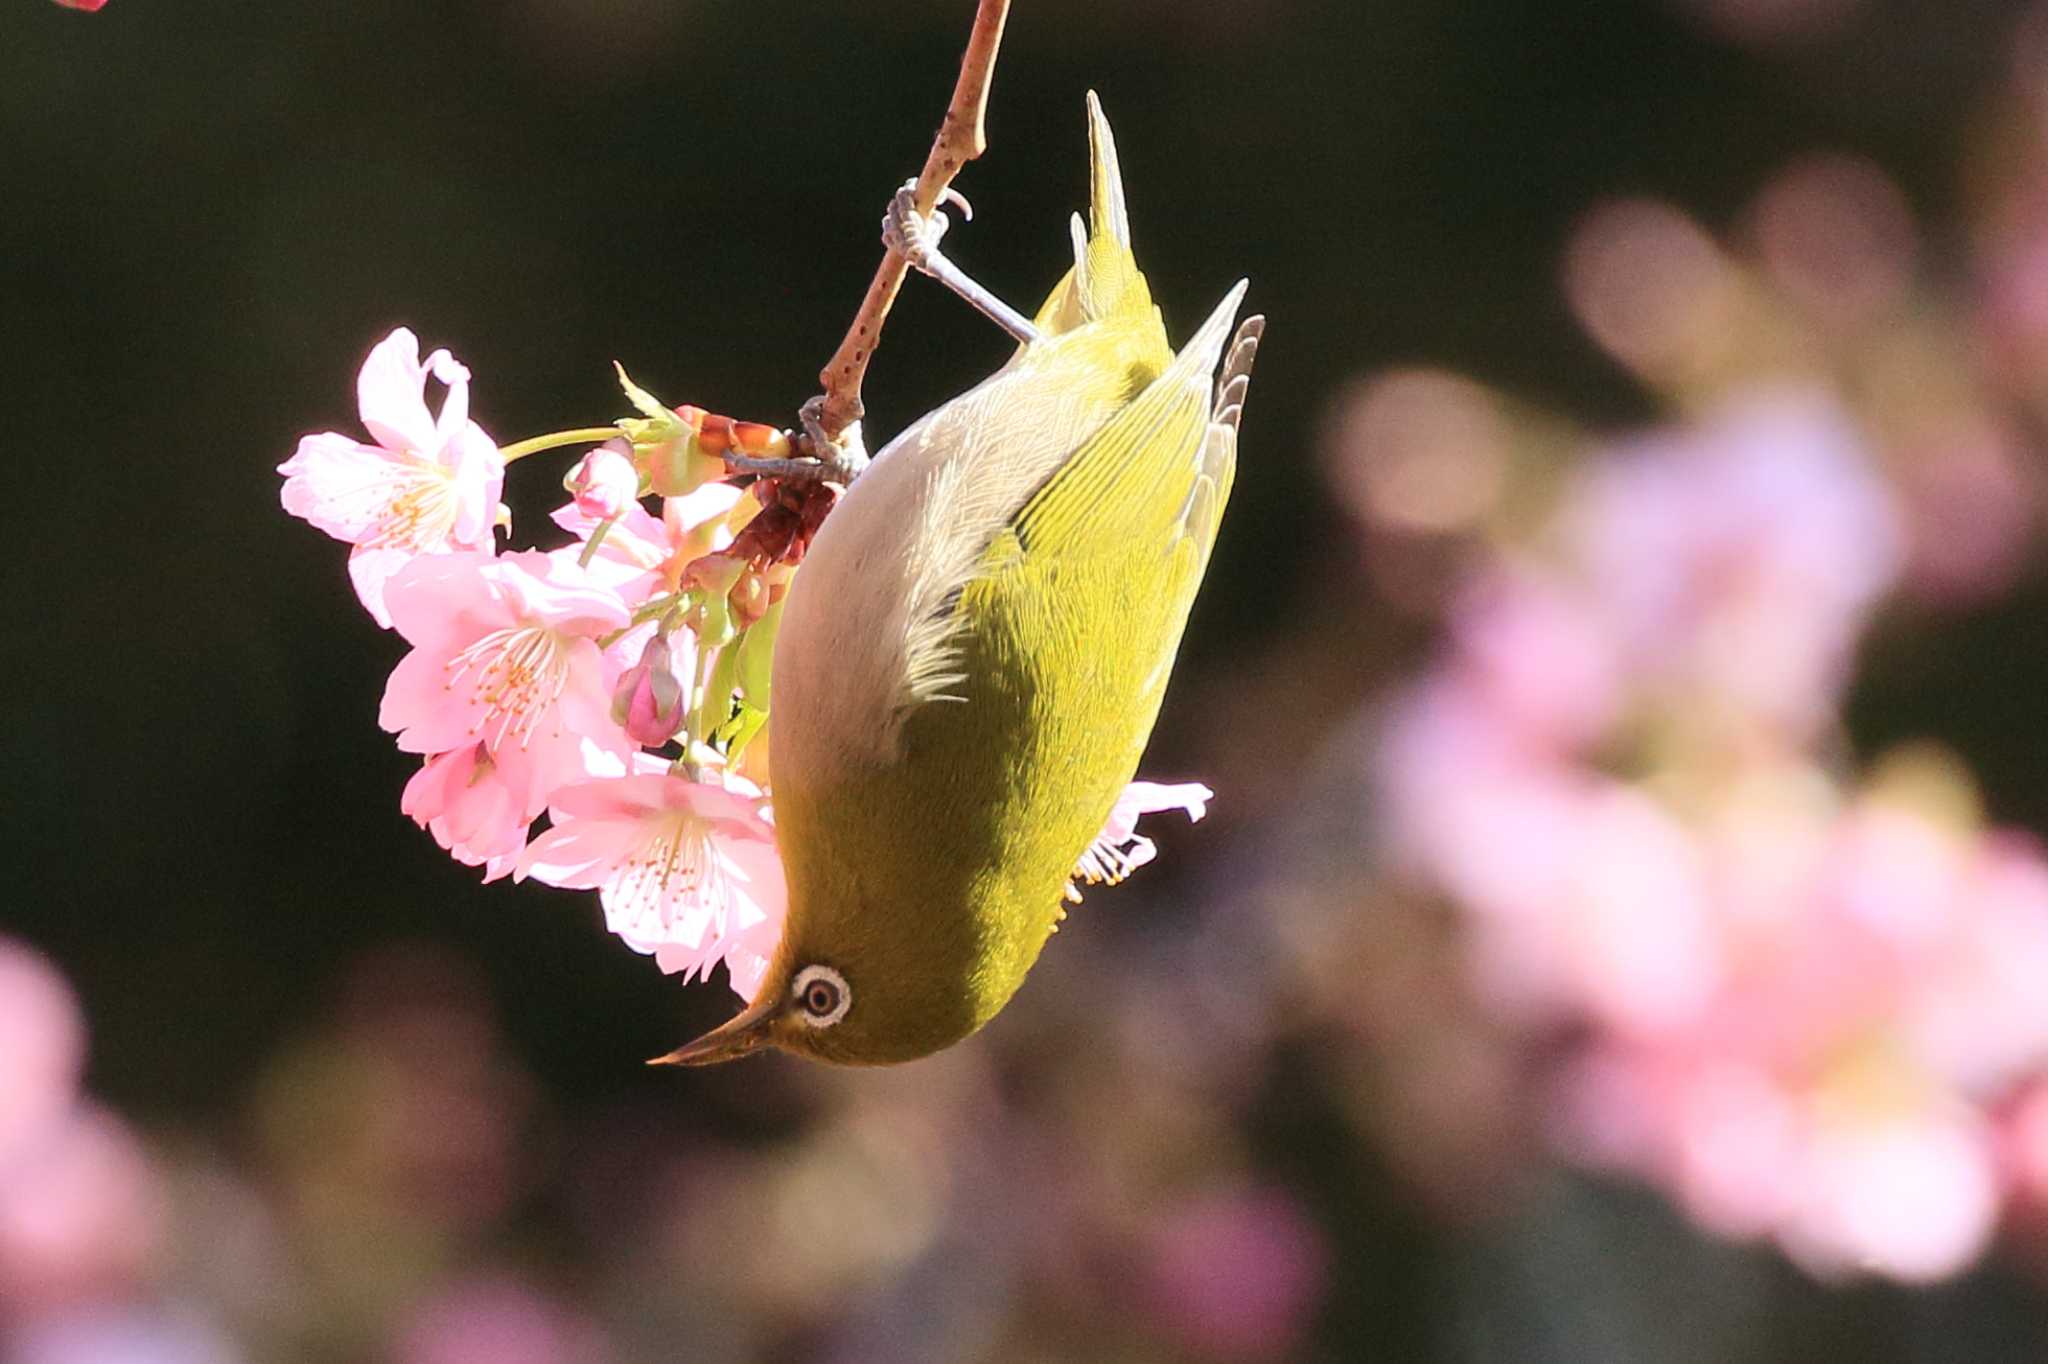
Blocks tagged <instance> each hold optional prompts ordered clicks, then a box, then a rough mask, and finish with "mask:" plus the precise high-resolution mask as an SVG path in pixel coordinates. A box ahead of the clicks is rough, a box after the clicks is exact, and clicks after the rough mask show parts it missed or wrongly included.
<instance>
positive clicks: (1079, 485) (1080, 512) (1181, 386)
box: [1012, 281, 1245, 561]
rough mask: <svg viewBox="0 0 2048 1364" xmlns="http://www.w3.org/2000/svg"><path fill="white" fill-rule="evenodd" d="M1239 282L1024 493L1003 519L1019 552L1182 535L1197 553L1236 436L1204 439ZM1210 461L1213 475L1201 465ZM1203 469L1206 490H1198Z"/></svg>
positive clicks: (1218, 506)
mask: <svg viewBox="0 0 2048 1364" xmlns="http://www.w3.org/2000/svg"><path fill="white" fill-rule="evenodd" d="M1244 291H1245V285H1244V283H1243V282H1242V281H1240V282H1239V283H1238V284H1237V286H1236V287H1235V288H1233V289H1232V290H1231V291H1230V293H1229V294H1228V295H1226V296H1225V297H1224V299H1223V301H1222V302H1221V303H1220V304H1218V305H1217V307H1216V309H1215V311H1214V312H1212V313H1210V315H1209V319H1208V320H1207V321H1206V322H1204V323H1203V324H1202V325H1201V327H1200V328H1199V329H1197V331H1196V332H1195V334H1194V336H1193V337H1192V338H1190V339H1189V341H1188V343H1187V345H1185V346H1183V347H1182V348H1181V350H1180V353H1179V354H1178V355H1176V356H1175V357H1174V358H1173V362H1172V363H1171V364H1169V365H1168V366H1167V367H1166V369H1165V370H1164V371H1163V372H1162V373H1161V374H1160V375H1159V377H1158V378H1156V379H1154V380H1153V381H1152V383H1151V384H1150V385H1148V386H1147V387H1146V388H1145V389H1144V391H1143V392H1141V393H1139V394H1138V396H1137V397H1135V398H1133V399H1132V400H1131V401H1130V402H1129V403H1128V404H1126V405H1125V406H1124V408H1123V409H1122V410H1121V411H1119V412H1118V413H1117V414H1116V415H1115V416H1114V417H1112V418H1110V419H1109V421H1107V422H1105V423H1104V424H1103V425H1102V426H1101V427H1100V428H1099V429H1098V430H1096V431H1095V432H1094V433H1093V434H1092V435H1090V436H1089V437H1088V438H1087V439H1086V440H1084V441H1082V442H1081V444H1080V445H1079V446H1077V447H1076V448H1075V450H1074V452H1073V454H1071V455H1070V456H1068V457H1067V459H1065V460H1064V461H1062V462H1061V463H1060V465H1059V466H1058V467H1057V468H1056V469H1054V470H1053V472H1052V474H1051V476H1050V477H1049V478H1048V479H1047V480H1046V482H1045V484H1044V486H1043V487H1041V488H1039V489H1038V491H1037V492H1036V493H1035V494H1033V495H1032V497H1031V498H1030V499H1029V500H1028V501H1026V502H1025V504H1024V506H1023V508H1022V509H1021V510H1020V511H1019V512H1018V513H1017V515H1016V517H1015V518H1014V520H1013V521H1012V528H1013V530H1014V532H1015V536H1016V544H1017V548H1018V549H1019V550H1021V552H1022V553H1023V554H1024V556H1025V557H1027V558H1031V559H1037V560H1044V559H1047V558H1056V559H1057V558H1072V557H1086V556H1092V555H1095V554H1098V553H1101V552H1104V551H1117V552H1121V550H1123V549H1126V548H1128V547H1131V546H1134V545H1136V546H1144V545H1147V544H1151V545H1158V546H1161V547H1163V548H1169V549H1170V548H1171V547H1172V546H1173V545H1175V544H1177V543H1178V542H1179V541H1181V540H1182V539H1184V538H1188V537H1189V536H1190V535H1192V536H1193V537H1194V538H1195V539H1196V540H1197V541H1199V542H1200V545H1201V549H1200V557H1201V558H1202V559H1203V560H1204V561H1206V559H1207V543H1208V541H1209V540H1210V539H1211V538H1213V536H1214V533H1215V520H1216V517H1217V516H1218V515H1219V514H1220V512H1221V510H1222V502H1221V497H1220V496H1219V494H1224V493H1227V492H1228V477H1229V471H1230V468H1231V467H1232V466H1233V465H1234V464H1235V444H1236V440H1235V425H1234V423H1233V424H1232V426H1231V427H1230V434H1229V436H1228V437H1227V438H1225V439H1222V440H1218V441H1216V442H1213V445H1214V448H1213V449H1212V448H1211V447H1212V442H1211V441H1210V439H1209V434H1210V428H1211V426H1213V425H1214V423H1213V422H1212V421H1211V417H1212V413H1213V408H1214V405H1213V403H1212V401H1211V396H1210V395H1211V392H1212V389H1211V382H1212V380H1211V376H1212V375H1214V374H1215V372H1216V366H1217V362H1218V360H1219V359H1220V358H1221V355H1222V351H1223V343H1224V338H1225V337H1226V336H1228V335H1229V328H1230V324H1231V321H1232V320H1233V319H1234V318H1235V317H1236V315H1237V307H1238V304H1239V303H1240V302H1241V301H1242V300H1243V298H1244ZM1240 388H1241V386H1240ZM1212 461H1213V462H1215V463H1216V464H1217V468H1216V470H1215V471H1214V473H1213V474H1212V473H1211V472H1209V470H1208V469H1207V466H1208V465H1209V464H1210V463H1211V462H1212ZM1218 475H1220V476H1221V477H1222V479H1223V482H1222V483H1221V484H1220V485H1216V483H1215V480H1216V477H1217V476H1218ZM1205 477H1206V478H1209V479H1210V481H1211V483H1212V485H1215V492H1214V493H1211V494H1204V495H1200V496H1198V495H1197V494H1198V491H1199V488H1200V485H1201V482H1202V480H1203V479H1204V478H1205Z"/></svg>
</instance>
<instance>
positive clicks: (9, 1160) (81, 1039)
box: [0, 937, 85, 1184]
mask: <svg viewBox="0 0 2048 1364" xmlns="http://www.w3.org/2000/svg"><path fill="white" fill-rule="evenodd" d="M0 1038H4V1039H5V1042H4V1044H0V1184H4V1183H5V1182H6V1179H7V1172H8V1170H9V1168H10V1167H11V1166H12V1164H13V1163H14V1162H15V1161H16V1160H17V1159H18V1158H20V1156H21V1153H22V1152H23V1151H25V1150H30V1149H33V1148H34V1147H35V1146H37V1145H38V1144H39V1143H40V1142H41V1141H42V1140H43V1139H44V1138H45V1137H46V1136H47V1134H48V1133H49V1131H50V1130H51V1129H52V1128H53V1127H54V1126H55V1125H56V1124H57V1123H59V1122H60V1121H61V1120H62V1119H63V1117H64V1116H65V1114H67V1113H68V1112H69V1111H70V1109H71V1105H72V1104H73V1102H75V1101H76V1099H77V1097H78V1077H79V1072H80V1070H81V1069H82V1068H83V1066H84V1064H85V1018H84V1015H83V1014H81V1013H80V1012H79V1008H78V1001H77V999H76V998H75V997H74V996H73V995H72V993H71V987H70V986H69V985H68V984H67V983H66V982H65V980H64V977H63V976H62V975H60V974H59V973H58V971H57V968H56V967H54V966H52V965H51V964H50V963H49V961H48V960H47V959H45V958H44V957H43V955H42V954H41V953H40V952H37V951H36V950H35V949H33V948H31V947H28V946H25V945H24V944H22V943H18V942H15V941H14V940H13V939H11V938H5V937H0Z"/></svg>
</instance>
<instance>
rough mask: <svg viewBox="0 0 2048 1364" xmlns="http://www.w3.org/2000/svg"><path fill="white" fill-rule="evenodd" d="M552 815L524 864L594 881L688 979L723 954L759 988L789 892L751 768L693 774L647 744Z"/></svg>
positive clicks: (739, 981) (588, 884) (612, 920)
mask: <svg viewBox="0 0 2048 1364" xmlns="http://www.w3.org/2000/svg"><path fill="white" fill-rule="evenodd" d="M548 814H549V817H550V818H551V819H552V820H553V827H552V828H550V829H549V830H548V831H547V832H546V833H544V834H542V835H540V836H539V837H538V838H536V839H534V840H533V842H532V843H530V844H528V845H527V848H526V851H525V852H524V853H523V854H522V855H521V856H520V858H519V864H518V872H517V875H518V877H519V878H520V879H522V880H523V879H525V878H526V877H528V876H531V877H533V878H534V879H535V880H538V881H545V882H546V883H548V884H549V885H551V886H561V887H563V888H565V889H570V890H596V891H598V892H599V899H600V900H601V901H602V902H603V904H604V911H605V925H606V927H608V928H610V929H611V931H612V932H614V933H616V934H618V935H619V937H620V938H621V939H622V940H623V941H624V942H625V943H626V945H627V946H628V947H631V948H632V949H633V950H634V951H636V952H647V953H652V954H653V956H654V959H655V962H656V964H657V965H659V966H660V967H661V969H662V970H664V971H666V972H669V973H671V974H674V973H678V972H680V973H681V974H682V975H683V977H684V979H686V980H687V979H688V978H689V977H690V976H691V975H693V974H699V975H708V974H709V973H710V971H711V968H712V967H713V966H714V965H716V964H717V963H718V962H720V961H724V962H725V964H726V969H727V971H728V972H729V974H730V976H731V980H732V987H733V989H734V990H735V991H736V992H738V993H739V994H740V995H741V996H742V997H744V998H748V999H751V998H752V997H753V993H754V991H755V990H756V989H758V988H759V987H760V983H761V978H762V976H763V975H764V974H765V973H766V971H767V969H768V961H769V958H770V957H772V956H773V955H774V953H775V948H776V946H777V944H778V943H779V942H780V941H781V937H782V922H783V916H784V914H785V913H786V912H787V908H788V901H787V895H788V892H787V890H786V888H785V885H784V882H783V877H782V862H781V859H780V858H779V857H778V856H777V854H776V850H775V830H774V827H773V826H772V825H770V824H769V823H768V820H767V818H766V815H765V810H764V807H763V803H762V801H761V794H760V791H759V790H758V789H757V788H756V787H754V786H753V785H752V784H751V783H749V782H747V781H746V780H745V779H744V778H741V777H738V776H733V775H726V776H724V777H723V778H722V780H721V779H720V778H719V777H718V776H717V775H715V774H713V775H711V776H709V777H707V778H706V779H705V780H699V781H692V780H690V779H689V778H687V777H683V776H678V775H675V774H674V773H672V772H671V771H670V770H669V764H668V763H667V762H666V761H664V760H662V759H659V758H656V757H653V756H652V755H650V754H644V753H643V754H636V755H635V756H634V759H633V766H632V770H631V772H630V774H629V775H626V776H623V777H615V778H609V779H599V780H596V781H588V782H582V783H579V784H576V785H572V786H569V787H567V788H565V789H563V790H560V791H557V792H556V793H555V795H554V797H553V799H551V800H550V801H549V803H548Z"/></svg>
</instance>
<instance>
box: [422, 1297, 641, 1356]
mask: <svg viewBox="0 0 2048 1364" xmlns="http://www.w3.org/2000/svg"><path fill="white" fill-rule="evenodd" d="M608 1357H609V1353H608V1351H606V1349H605V1348H604V1340H603V1337H602V1335H601V1333H600V1332H599V1331H598V1329H597V1327H596V1325H595V1324H594V1323H592V1322H590V1321H588V1320H587V1319H585V1318H583V1317H582V1316H580V1315H578V1314H577V1313H575V1312H572V1311H571V1310H570V1309H568V1308H567V1307H565V1306H563V1305H562V1304H561V1303H559V1302H556V1301H555V1300H553V1299H552V1298H550V1297H548V1296H546V1295H545V1294H543V1293H541V1292H539V1291H538V1290H536V1289H534V1288H532V1287H530V1286H528V1285H526V1284H524V1283H521V1282H519V1281H518V1280H516V1279H511V1278H484V1279H469V1280H459V1281H457V1282H455V1283H453V1284H450V1285H448V1286H446V1287H444V1288H442V1289H440V1290H439V1291H438V1292H436V1293H435V1294H434V1295H433V1296H432V1297H430V1298H429V1299H428V1300H427V1301H426V1302H424V1303H422V1304H421V1305H420V1306H419V1307H418V1308H416V1309H415V1310H414V1311H413V1312H412V1314H411V1317H410V1318H409V1320H407V1322H406V1323H405V1324H404V1326H403V1327H402V1328H401V1329H400V1331H399V1334H398V1339H397V1343H396V1345H395V1348H394V1349H393V1351H392V1354H391V1359H392V1361H393V1364H596V1361H598V1360H600V1359H604V1358H608Z"/></svg>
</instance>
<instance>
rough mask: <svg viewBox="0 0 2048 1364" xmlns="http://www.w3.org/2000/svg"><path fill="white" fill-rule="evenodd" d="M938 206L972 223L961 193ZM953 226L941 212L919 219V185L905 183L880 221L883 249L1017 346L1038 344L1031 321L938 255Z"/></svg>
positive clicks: (951, 193)
mask: <svg viewBox="0 0 2048 1364" xmlns="http://www.w3.org/2000/svg"><path fill="white" fill-rule="evenodd" d="M940 202H941V203H948V202H950V203H954V204H958V205H959V206H960V216H961V217H963V218H968V219H971V218H973V217H974V210H973V208H972V207H971V206H970V205H969V204H968V202H967V200H966V199H965V198H964V197H962V195H961V194H960V193H959V192H958V191H957V190H953V189H950V188H949V189H948V190H947V191H946V192H945V194H944V195H942V196H941V197H940ZM950 225H951V224H950V220H949V219H948V218H947V217H946V215H945V214H943V213H941V212H939V211H938V210H937V209H933V210H932V211H931V212H930V213H929V214H924V213H919V212H918V211H917V181H915V180H910V181H906V182H905V183H904V185H903V187H902V188H901V189H899V190H897V191H896V194H895V197H894V198H892V199H890V200H889V211H888V212H887V213H884V214H883V215H882V245H884V246H886V247H888V248H889V249H890V250H891V251H894V252H895V253H896V254H897V255H899V256H901V257H903V259H904V260H905V261H906V262H908V263H909V265H910V267H911V268H912V269H914V270H916V271H918V272H919V273H920V274H925V275H929V276H931V277H932V278H933V279H935V280H937V281H938V282H939V283H941V284H943V285H945V286H946V287H947V288H948V289H951V290H952V291H953V292H954V293H956V294H958V295H960V297H962V298H964V299H966V300H967V302H968V303H970V304H972V305H973V306H974V308H975V310H976V311H978V312H980V313H981V314H982V316H984V317H986V318H988V319H989V320H990V321H991V322H993V323H995V324H996V325H997V326H998V327H1001V328H1002V329H1003V330H1004V331H1006V332H1008V333H1009V334H1010V335H1011V336H1014V337H1016V338H1017V339H1018V340H1019V341H1023V342H1026V343H1029V342H1032V341H1036V340H1037V339H1038V328H1036V327H1034V326H1032V325H1031V321H1030V319H1029V318H1027V317H1025V316H1024V314H1022V313H1020V312H1018V311H1017V310H1016V309H1015V308H1012V307H1011V306H1010V305H1009V304H1007V303H1005V302H1003V301H1002V300H1001V299H999V298H997V297H996V296H995V295H994V294H993V293H991V292H989V291H988V290H987V289H985V288H983V287H982V286H981V284H979V283H978V282H976V280H975V279H974V278H973V277H972V276H970V275H969V274H968V273H967V272H966V271H965V270H962V269H961V268H960V267H959V266H957V265H955V264H954V263H953V262H952V260H951V259H950V258H949V257H948V256H947V255H946V253H945V252H943V251H941V250H940V249H939V239H940V238H941V237H944V236H945V235H946V229H947V227H948V226H950Z"/></svg>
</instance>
